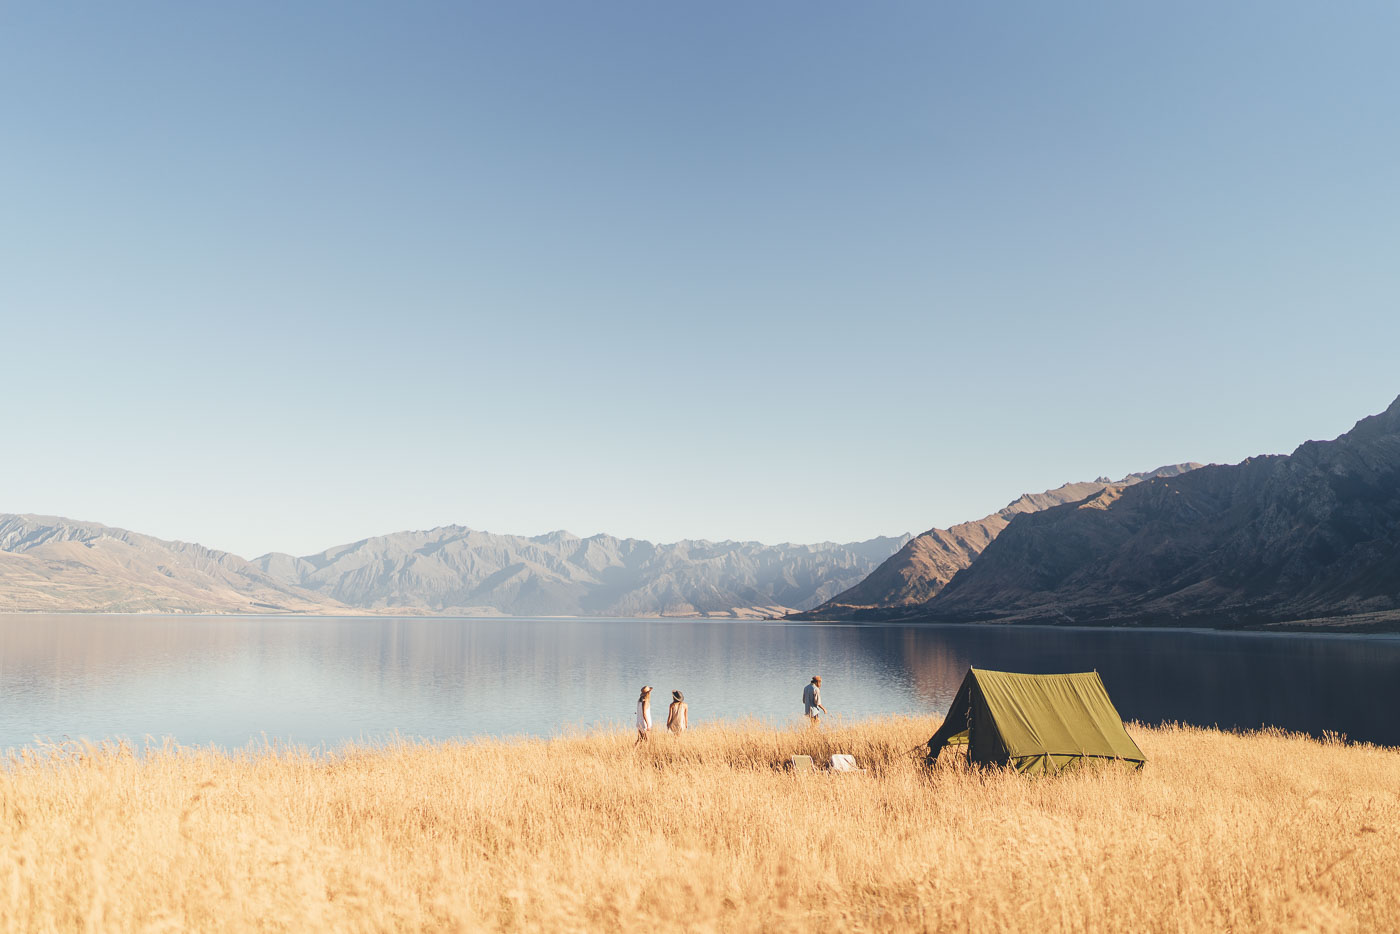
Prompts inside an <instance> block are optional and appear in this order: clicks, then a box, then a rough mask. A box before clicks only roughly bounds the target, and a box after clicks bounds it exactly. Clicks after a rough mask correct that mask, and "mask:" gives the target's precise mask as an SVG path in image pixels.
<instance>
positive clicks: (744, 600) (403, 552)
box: [254, 526, 909, 617]
mask: <svg viewBox="0 0 1400 934" xmlns="http://www.w3.org/2000/svg"><path fill="white" fill-rule="evenodd" d="M908 539H909V536H908V535H904V536H899V537H895V538H873V539H870V540H869V541H864V542H851V543H848V544H844V545H838V544H834V543H831V542H823V543H821V544H816V545H793V544H781V545H762V544H759V543H757V542H730V541H726V542H710V541H680V542H675V543H672V544H665V545H659V544H655V543H652V542H648V541H642V540H640V539H635V538H614V537H613V536H611V535H593V536H590V537H588V538H579V537H578V536H576V535H571V534H569V533H568V532H551V533H549V534H548V535H539V536H535V537H533V538H525V537H522V536H518V535H497V534H493V533H490V532H481V531H477V530H474V529H468V528H464V527H462V526H446V527H443V528H437V529H432V530H430V531H426V532H399V533H396V534H393V535H381V536H377V537H375V538H367V539H364V540H363V541H359V542H355V543H353V544H349V545H341V546H339V547H337V548H331V549H328V550H326V551H323V552H321V553H320V554H315V555H307V556H304V557H293V556H292V555H285V554H268V555H263V556H262V557H260V558H258V559H256V561H255V562H254V563H255V564H256V565H257V567H258V568H259V570H260V571H261V572H262V573H264V574H265V575H267V576H268V577H269V578H271V579H273V580H275V581H277V582H278V583H279V584H280V585H282V586H284V587H286V588H289V589H293V590H297V591H302V590H307V591H314V592H316V593H319V594H322V595H324V596H326V597H327V598H329V599H332V600H335V601H337V602H338V603H343V604H346V605H349V606H355V607H360V608H363V609H367V610H372V611H375V612H390V611H395V612H397V611H402V610H403V609H409V610H414V611H418V612H423V613H434V614H452V615H492V614H495V615H499V614H506V615H510V616H540V615H549V616H719V617H725V616H727V617H753V616H780V615H782V614H784V613H788V612H791V611H792V610H794V609H802V608H806V607H811V606H815V605H816V604H819V603H822V602H824V601H826V600H828V599H829V598H830V597H831V596H833V595H834V594H836V593H839V592H840V591H842V590H845V589H846V588H848V587H850V586H851V585H852V584H854V583H856V582H857V581H859V580H861V579H862V578H864V577H865V576H866V575H867V574H869V573H870V571H871V570H873V569H874V568H875V566H876V565H878V564H879V563H880V562H881V561H883V560H884V559H885V558H887V557H889V555H890V554H891V553H892V552H894V551H896V550H897V549H899V548H900V547H901V546H902V545H903V544H904V543H905V542H906V541H908Z"/></svg>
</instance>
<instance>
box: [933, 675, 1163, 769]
mask: <svg viewBox="0 0 1400 934" xmlns="http://www.w3.org/2000/svg"><path fill="white" fill-rule="evenodd" d="M961 744H966V745H967V758H968V761H969V762H972V763H974V764H979V765H1010V766H1012V767H1014V768H1015V769H1016V770H1017V771H1018V772H1058V771H1059V770H1060V769H1063V768H1066V767H1067V766H1072V765H1079V764H1082V763H1083V761H1084V760H1086V759H1117V760H1121V761H1124V762H1128V763H1130V764H1132V765H1134V766H1135V767H1137V768H1139V769H1140V768H1142V765H1143V763H1144V762H1145V761H1146V760H1145V759H1144V758H1143V755H1142V750H1141V749H1138V747H1137V743H1134V742H1133V741H1132V738H1131V737H1129V736H1128V732H1127V731H1126V730H1124V729H1123V721H1122V719H1121V718H1120V717H1119V716H1118V711H1117V709H1115V708H1114V706H1113V701H1111V700H1109V699H1108V691H1106V690H1104V686H1103V681H1102V680H1101V679H1100V678H1099V673H1098V672H1097V671H1086V672H1083V673H1082V674H1069V675H1023V674H1016V673H1014V672H1009V671H984V670H982V669H979V668H969V669H968V672H967V677H966V678H964V679H963V683H962V687H960V688H958V693H957V696H956V697H954V698H953V705H952V706H951V707H949V708H948V717H947V719H945V720H944V721H943V725H942V726H941V727H939V728H938V732H937V733H935V734H933V738H932V739H930V740H929V741H928V758H927V760H926V761H927V762H928V763H929V764H930V765H932V764H933V763H934V761H935V760H936V759H937V758H938V754H939V753H940V752H942V751H943V749H944V747H946V746H949V745H961Z"/></svg>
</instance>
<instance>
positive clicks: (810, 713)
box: [802, 675, 826, 726]
mask: <svg viewBox="0 0 1400 934" xmlns="http://www.w3.org/2000/svg"><path fill="white" fill-rule="evenodd" d="M802 706H803V708H804V709H803V713H804V714H805V715H806V717H807V721H808V725H810V726H816V725H817V720H818V719H819V718H820V716H821V714H819V713H817V711H818V710H820V711H821V712H822V713H826V708H825V707H823V706H822V676H821V675H812V681H811V683H810V684H808V685H807V686H806V687H805V688H803V689H802Z"/></svg>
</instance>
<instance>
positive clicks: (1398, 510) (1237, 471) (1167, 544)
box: [911, 399, 1400, 627]
mask: <svg viewBox="0 0 1400 934" xmlns="http://www.w3.org/2000/svg"><path fill="white" fill-rule="evenodd" d="M911 615H916V616H918V617H920V618H923V619H929V620H940V621H954V620H956V621H962V622H965V621H974V620H982V621H998V622H1058V623H1069V622H1074V623H1098V624H1102V623H1132V624H1139V625H1141V624H1152V623H1157V624H1169V625H1190V624H1207V625H1212V626H1223V627H1231V626H1258V625H1267V624H1272V623H1278V622H1285V621H1294V622H1297V621H1306V620H1331V621H1335V620H1339V619H1344V618H1350V619H1351V620H1352V621H1353V623H1351V624H1352V625H1355V624H1356V621H1357V620H1361V619H1365V618H1370V619H1372V620H1375V621H1377V623H1378V624H1381V623H1384V624H1385V625H1390V626H1393V625H1394V623H1395V622H1396V621H1400V399H1396V400H1395V402H1394V403H1392V404H1391V406H1390V407H1389V408H1388V409H1386V411H1384V412H1382V413H1381V414H1379V415H1375V416H1371V417H1369V418H1364V419H1362V420H1361V421H1360V422H1358V423H1357V424H1356V426H1355V427H1354V428H1353V429H1352V430H1351V431H1349V432H1347V433H1346V434H1344V435H1342V436H1341V437H1339V438H1337V439H1335V440H1333V441H1308V442H1306V443H1304V444H1302V445H1300V446H1299V447H1298V448H1297V449H1296V450H1295V451H1293V453H1292V454H1290V455H1272V456H1264V457H1253V458H1250V459H1248V460H1246V461H1244V462H1242V463H1239V464H1235V465H1232V466H1211V467H1202V468H1200V469H1199V470H1193V471H1191V472H1189V473H1186V474H1183V475H1181V476H1174V477H1159V478H1154V479H1149V480H1145V481H1144V482H1142V483H1138V484H1134V485H1132V486H1129V487H1125V488H1121V489H1119V488H1106V489H1104V490H1101V491H1099V492H1097V493H1094V494H1093V495H1091V496H1089V497H1087V498H1085V499H1083V500H1081V501H1079V502H1077V503H1071V504H1066V505H1063V506H1058V507H1056V508H1053V509H1047V510H1044V511H1042V512H1038V513H1030V514H1025V515H1019V516H1016V517H1015V518H1014V519H1013V520H1012V521H1011V523H1010V524H1009V525H1008V526H1007V527H1006V529H1004V530H1003V531H1002V533H1001V534H1000V535H999V536H997V538H996V540H995V541H994V542H992V544H991V545H989V546H988V547H987V548H986V549H985V550H984V551H983V552H982V554H981V555H980V556H979V557H978V558H977V560H976V561H974V562H972V564H971V565H969V566H968V568H967V569H966V570H964V571H961V572H960V573H958V574H957V575H956V576H955V577H954V578H953V580H952V581H950V582H949V583H948V585H947V586H946V587H945V588H943V590H942V591H941V592H940V593H939V594H938V595H937V596H935V597H934V598H933V599H932V600H930V601H928V602H927V603H925V604H922V605H921V606H920V607H919V608H918V610H917V612H916V613H914V614H911ZM1387 621H1388V622H1387Z"/></svg>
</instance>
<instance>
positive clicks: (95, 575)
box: [0, 514, 348, 613]
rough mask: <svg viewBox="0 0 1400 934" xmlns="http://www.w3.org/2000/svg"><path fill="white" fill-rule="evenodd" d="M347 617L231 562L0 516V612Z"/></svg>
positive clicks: (86, 525)
mask: <svg viewBox="0 0 1400 934" xmlns="http://www.w3.org/2000/svg"><path fill="white" fill-rule="evenodd" d="M26 611H28V612H45V611H47V612H54V613H62V612H84V611H87V612H108V613H218V612H227V613H238V612H254V613H276V612H283V613H287V612H292V613H303V612H322V613H327V612H347V611H348V608H346V607H343V606H340V605H339V604H337V603H335V602H334V601H331V600H328V599H327V598H325V597H324V596H322V595H320V594H315V593H309V592H306V591H303V590H301V589H300V588H297V587H292V586H287V585H285V584H283V583H280V582H278V581H275V580H273V579H272V578H271V577H270V576H268V575H267V574H264V573H263V572H262V571H261V570H259V569H258V568H257V567H255V566H254V565H252V564H250V563H249V562H247V561H245V560H243V559H242V558H240V557H238V556H237V555H231V554H229V553H228V552H224V551H214V550H212V549H209V548H205V547H204V546H202V545H191V544H186V543H184V542H167V541H162V540H161V539H158V538H152V537H150V536H149V535H141V534H139V533H136V532H128V531H127V530H126V529H116V528H112V527H110V526H106V525H100V524H98V523H96V522H75V521H74V520H72V519H60V518H57V517H55V516H19V515H5V514H0V612H10V613H13V612H26Z"/></svg>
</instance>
